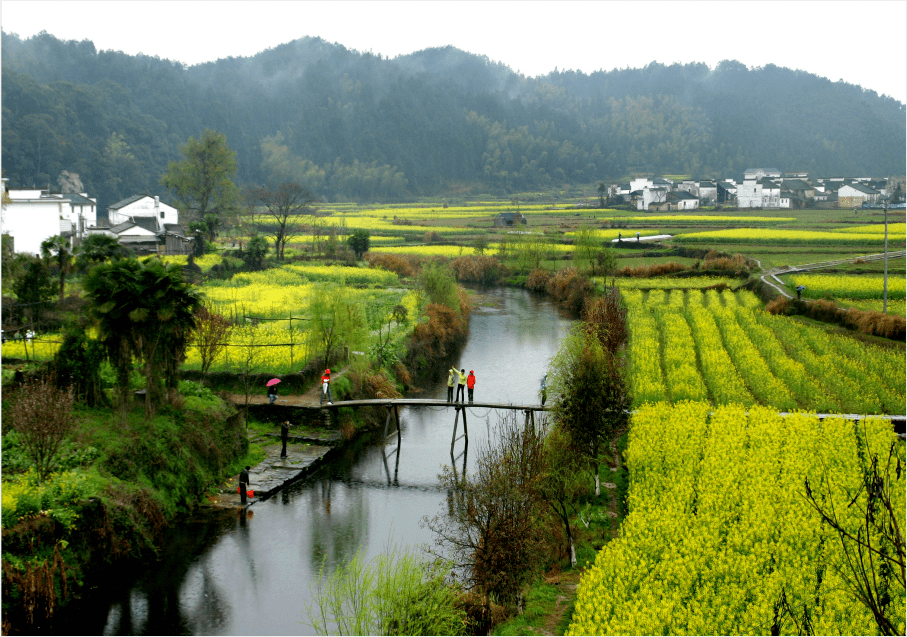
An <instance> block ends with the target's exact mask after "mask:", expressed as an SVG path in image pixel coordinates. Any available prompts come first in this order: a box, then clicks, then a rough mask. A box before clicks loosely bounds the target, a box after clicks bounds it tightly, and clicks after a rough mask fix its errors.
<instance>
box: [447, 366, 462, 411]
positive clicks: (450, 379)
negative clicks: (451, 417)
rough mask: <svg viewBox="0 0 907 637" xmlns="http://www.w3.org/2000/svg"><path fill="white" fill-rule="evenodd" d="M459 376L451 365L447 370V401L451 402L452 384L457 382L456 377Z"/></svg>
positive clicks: (452, 395)
mask: <svg viewBox="0 0 907 637" xmlns="http://www.w3.org/2000/svg"><path fill="white" fill-rule="evenodd" d="M459 377H460V374H459V373H458V372H457V370H456V369H455V368H453V367H451V368H450V369H449V370H448V372H447V402H449V403H452V402H453V399H454V385H456V384H457V379H458V378H459Z"/></svg>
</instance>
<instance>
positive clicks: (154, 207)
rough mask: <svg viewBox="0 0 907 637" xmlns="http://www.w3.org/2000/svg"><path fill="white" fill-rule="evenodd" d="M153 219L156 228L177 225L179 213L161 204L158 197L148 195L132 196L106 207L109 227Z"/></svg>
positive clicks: (171, 207)
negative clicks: (139, 219)
mask: <svg viewBox="0 0 907 637" xmlns="http://www.w3.org/2000/svg"><path fill="white" fill-rule="evenodd" d="M140 217H144V218H149V217H151V218H154V219H157V223H158V227H160V228H163V227H164V226H165V225H168V224H173V225H175V224H178V223H179V211H178V210H177V209H176V208H174V207H173V206H168V205H167V204H165V203H162V202H161V198H160V197H152V196H150V195H133V196H131V197H127V198H126V199H123V200H122V201H118V202H116V203H115V204H113V205H112V206H107V218H108V219H109V220H110V225H111V226H116V225H119V224H121V223H125V222H126V221H129V220H130V219H138V218H140Z"/></svg>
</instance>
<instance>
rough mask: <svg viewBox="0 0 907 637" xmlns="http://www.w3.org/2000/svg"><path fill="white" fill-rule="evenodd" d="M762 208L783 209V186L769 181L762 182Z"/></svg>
mask: <svg viewBox="0 0 907 637" xmlns="http://www.w3.org/2000/svg"><path fill="white" fill-rule="evenodd" d="M762 207H763V208H780V207H781V186H780V185H779V184H776V183H775V182H773V181H770V180H768V179H763V180H762Z"/></svg>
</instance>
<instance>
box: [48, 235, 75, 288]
mask: <svg viewBox="0 0 907 637" xmlns="http://www.w3.org/2000/svg"><path fill="white" fill-rule="evenodd" d="M41 256H42V257H43V258H44V259H45V260H47V261H51V260H52V261H53V262H54V264H55V265H56V266H57V270H58V272H59V273H60V300H61V301H62V300H63V286H64V285H65V282H66V275H67V274H68V273H69V264H70V261H71V259H72V253H71V252H70V251H69V240H68V239H66V238H65V237H63V236H60V235H57V236H56V237H51V238H50V239H45V240H44V241H42V242H41Z"/></svg>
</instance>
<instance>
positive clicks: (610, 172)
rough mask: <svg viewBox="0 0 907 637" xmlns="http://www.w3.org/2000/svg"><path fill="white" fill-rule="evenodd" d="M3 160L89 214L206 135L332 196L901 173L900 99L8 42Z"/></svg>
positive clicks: (690, 78) (243, 181) (46, 39)
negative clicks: (190, 60) (770, 173)
mask: <svg viewBox="0 0 907 637" xmlns="http://www.w3.org/2000/svg"><path fill="white" fill-rule="evenodd" d="M2 80H3V82H2V108H3V115H2V133H3V138H2V155H3V169H4V172H5V175H6V176H7V177H8V178H10V180H11V182H12V183H13V184H14V185H18V186H31V185H35V186H42V185H43V186H46V185H47V184H48V183H50V184H53V183H54V182H55V181H56V179H57V177H58V175H59V174H60V172H61V171H63V170H69V171H71V172H76V173H78V174H79V175H80V176H81V178H82V181H83V183H84V184H85V187H86V189H88V190H89V191H91V193H92V194H95V195H97V196H98V197H99V204H100V206H101V208H104V207H106V206H107V205H108V204H111V203H113V202H115V201H118V200H119V199H122V198H124V197H126V196H129V195H131V194H134V193H137V192H144V193H148V194H160V195H163V196H165V197H166V195H167V193H166V192H165V191H164V190H163V189H162V188H161V187H160V186H159V184H158V182H159V179H160V176H161V175H162V174H163V172H164V171H165V169H166V166H167V163H168V162H170V161H174V160H178V159H179V158H180V155H179V149H180V147H181V146H182V145H183V144H185V143H186V140H187V139H188V138H189V137H198V135H199V134H200V133H201V132H202V131H203V130H204V129H205V128H212V129H215V130H217V131H218V132H222V133H224V134H225V135H226V136H227V140H228V143H229V145H230V147H231V148H232V149H233V150H235V151H236V153H237V162H238V174H237V182H238V183H239V185H241V186H243V185H248V184H253V183H258V184H264V183H267V182H269V181H275V180H278V181H280V180H285V179H292V180H294V181H298V182H300V183H303V184H304V185H306V186H307V187H309V188H311V189H312V190H314V191H315V192H316V194H318V195H319V196H320V197H323V198H325V199H356V200H361V201H381V200H406V199H409V198H412V197H414V196H418V195H422V194H429V193H438V192H446V191H450V190H457V191H462V190H464V189H472V190H473V191H475V192H492V193H498V194H507V193H510V192H519V191H527V190H537V189H544V188H548V187H551V186H555V185H562V184H565V183H570V184H589V183H595V182H598V181H601V180H616V179H621V178H625V177H626V176H628V175H631V174H633V173H636V172H649V173H655V174H690V175H694V176H696V177H701V178H708V177H712V176H715V177H718V176H721V177H724V176H729V177H734V176H738V175H740V174H742V172H743V170H744V169H746V168H749V167H755V166H773V167H778V168H781V169H782V170H808V171H810V172H812V173H814V174H816V175H817V176H834V175H858V176H868V175H873V176H888V175H892V174H898V175H903V174H904V172H905V156H904V147H905V139H907V131H905V122H907V120H905V106H904V104H901V103H899V102H897V101H896V100H894V99H892V98H889V97H881V96H879V95H877V94H876V93H875V92H873V91H866V90H863V89H861V88H860V87H858V86H854V85H850V84H846V83H843V82H831V81H829V80H827V79H825V78H821V77H818V76H816V75H813V74H810V73H805V72H803V71H796V70H791V69H786V68H781V67H777V66H773V65H768V66H766V67H763V68H758V69H748V68H747V67H746V66H744V65H743V64H741V63H739V62H736V61H724V62H722V63H721V64H719V65H718V66H717V67H716V68H715V69H709V67H708V66H707V65H705V64H687V65H679V64H674V65H671V66H665V65H663V64H657V63H652V64H650V65H648V66H646V67H645V68H642V69H622V70H614V71H608V72H604V71H599V72H595V73H591V74H584V73H580V72H576V71H555V72H552V73H549V74H548V75H545V76H541V77H538V78H527V77H525V76H523V75H521V74H518V73H515V72H513V71H512V70H511V69H510V68H509V67H507V66H506V65H503V64H500V63H497V62H494V61H491V60H489V59H488V58H487V57H486V56H481V55H474V54H471V53H466V52H463V51H460V50H458V49H456V48H453V47H443V48H432V49H426V50H424V51H419V52H416V53H412V54H409V55H403V56H398V57H396V58H392V59H389V58H386V57H382V56H380V55H373V54H371V53H361V52H358V51H354V50H350V49H347V48H345V47H343V46H341V45H338V44H331V43H328V42H326V41H324V40H322V39H320V38H310V37H307V38H302V39H299V40H296V41H293V42H289V43H286V44H281V45H278V46H275V47H273V48H271V49H268V50H265V51H262V52H261V53H259V54H257V55H254V56H251V57H231V58H226V59H221V60H218V61H216V62H209V63H205V64H199V65H196V66H185V65H182V64H180V63H176V62H172V61H169V60H162V59H159V58H157V57H150V56H145V55H138V56H130V55H126V54H124V53H120V52H113V51H100V52H99V51H97V50H96V49H95V46H94V45H93V44H92V43H91V42H90V41H87V40H86V41H82V42H75V41H61V40H58V39H56V38H54V37H53V36H51V35H48V34H40V35H37V36H35V37H32V38H28V39H25V40H23V39H20V38H19V37H18V36H15V35H10V34H6V33H4V34H3V35H2Z"/></svg>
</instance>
